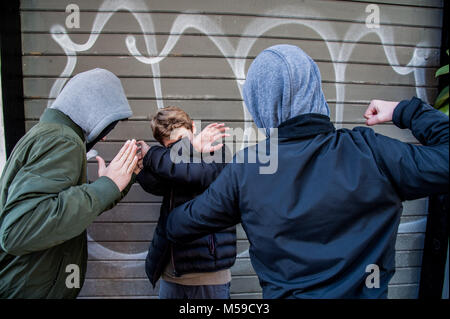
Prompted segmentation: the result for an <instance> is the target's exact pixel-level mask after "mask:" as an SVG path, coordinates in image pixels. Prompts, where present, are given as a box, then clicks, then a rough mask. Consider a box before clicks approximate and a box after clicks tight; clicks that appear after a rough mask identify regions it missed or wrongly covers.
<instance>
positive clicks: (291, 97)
mask: <svg viewBox="0 0 450 319" xmlns="http://www.w3.org/2000/svg"><path fill="white" fill-rule="evenodd" d="M243 96H244V101H245V104H246V106H247V109H248V111H249V112H250V114H251V115H252V117H253V120H254V121H255V124H256V125H257V126H258V127H259V128H265V129H266V132H268V129H269V128H274V127H278V126H279V125H280V124H281V123H282V122H284V121H286V120H288V119H290V118H292V117H295V116H297V115H300V114H308V113H316V114H322V115H326V116H330V110H329V108H328V104H327V101H326V100H325V97H324V95H323V92H322V85H321V78H320V71H319V68H318V67H317V65H316V63H315V62H314V61H313V59H311V58H310V57H309V56H308V55H307V54H306V53H305V52H303V50H301V49H300V48H298V47H296V46H293V45H287V44H282V45H275V46H272V47H270V48H268V49H265V50H264V51H262V52H261V53H260V54H259V55H258V56H257V57H256V58H255V60H254V61H253V63H252V64H251V66H250V69H249V70H248V73H247V79H246V80H245V84H244V87H243Z"/></svg>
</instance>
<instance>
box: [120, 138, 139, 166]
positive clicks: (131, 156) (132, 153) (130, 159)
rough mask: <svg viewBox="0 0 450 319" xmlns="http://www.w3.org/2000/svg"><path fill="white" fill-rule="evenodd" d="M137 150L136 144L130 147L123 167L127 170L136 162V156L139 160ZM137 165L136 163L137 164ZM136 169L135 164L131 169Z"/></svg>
mask: <svg viewBox="0 0 450 319" xmlns="http://www.w3.org/2000/svg"><path fill="white" fill-rule="evenodd" d="M136 152H137V146H136V145H133V146H132V147H130V148H129V150H128V151H127V153H126V154H127V157H126V159H125V162H124V164H123V167H124V168H125V170H126V171H127V172H128V170H129V168H130V166H131V165H132V163H133V162H134V158H136V159H137V160H139V159H138V157H137V155H136ZM135 166H136V165H135ZM133 170H134V166H133V169H132V170H131V171H133Z"/></svg>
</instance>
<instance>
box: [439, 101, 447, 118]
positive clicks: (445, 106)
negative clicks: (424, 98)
mask: <svg viewBox="0 0 450 319" xmlns="http://www.w3.org/2000/svg"><path fill="white" fill-rule="evenodd" d="M439 111H441V112H442V113H444V114H446V115H447V116H448V103H447V104H445V105H444V106H443V107H441V108H440V109H439Z"/></svg>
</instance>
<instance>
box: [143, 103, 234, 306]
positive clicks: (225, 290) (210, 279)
mask: <svg viewBox="0 0 450 319" xmlns="http://www.w3.org/2000/svg"><path fill="white" fill-rule="evenodd" d="M151 127H152V131H153V136H154V137H155V139H156V140H157V141H158V142H159V143H161V144H162V145H163V146H152V147H149V146H148V145H147V144H146V143H145V142H143V141H139V142H138V144H140V146H141V156H142V157H143V161H142V164H143V166H144V168H143V169H142V171H141V173H140V174H139V175H138V177H137V181H138V182H139V184H140V185H141V186H142V188H143V189H144V190H145V191H147V192H149V193H152V194H154V195H159V196H163V203H162V206H161V211H160V218H159V220H158V225H157V227H156V230H155V233H154V236H153V240H152V243H151V245H150V248H149V252H148V255H147V258H146V262H145V270H146V273H147V276H148V278H149V279H150V282H151V283H152V285H153V286H155V284H156V282H157V281H158V279H159V278H160V277H162V278H161V281H160V290H159V297H160V298H161V299H174V298H188V299H206V298H215V299H224V298H225V299H227V298H229V295H230V291H229V289H230V281H231V272H230V267H231V266H232V265H233V264H234V262H235V258H236V229H235V227H231V228H227V229H225V230H222V231H220V232H217V233H213V234H209V235H207V236H204V237H202V238H200V239H198V240H195V241H193V242H190V243H183V244H176V245H175V244H172V243H171V242H170V241H168V239H167V237H166V220H167V217H168V214H169V213H170V211H171V210H172V209H173V208H174V207H176V206H178V205H181V204H183V203H185V202H187V201H189V200H191V199H192V198H194V197H195V196H197V195H199V194H201V193H202V192H203V191H204V190H205V189H206V188H207V187H208V186H209V184H211V183H212V182H213V181H214V179H215V178H216V177H217V176H218V175H219V173H220V172H221V170H222V169H223V168H224V166H225V165H226V164H225V161H224V158H223V156H222V158H221V159H220V161H217V162H210V161H208V163H206V162H205V161H204V158H202V156H203V157H204V156H205V154H204V153H207V152H214V151H216V152H217V151H223V150H224V149H225V148H223V149H222V147H223V145H222V144H218V145H214V146H212V143H213V142H214V141H216V140H218V139H220V138H222V137H225V136H226V135H227V134H225V133H224V132H225V130H226V129H227V128H226V127H225V126H224V124H217V123H214V124H210V125H208V126H207V127H206V128H205V129H204V130H203V131H202V132H201V133H200V134H198V135H197V136H195V137H194V134H195V126H194V123H193V122H192V120H191V119H190V117H189V115H188V114H186V113H185V112H184V111H183V110H182V109H180V108H178V107H166V108H163V109H161V110H159V111H158V112H157V113H156V115H155V116H154V117H153V119H152V121H151ZM191 142H192V143H191ZM177 150H179V151H181V153H182V154H181V155H183V156H184V162H180V163H177V164H175V161H174V160H173V158H172V159H171V152H172V157H173V156H174V155H175V156H176V155H180V152H179V151H177ZM202 152H204V153H203V154H202ZM186 153H187V154H188V155H187V156H188V157H186ZM219 153H220V152H219ZM221 154H224V153H223V152H222V153H221Z"/></svg>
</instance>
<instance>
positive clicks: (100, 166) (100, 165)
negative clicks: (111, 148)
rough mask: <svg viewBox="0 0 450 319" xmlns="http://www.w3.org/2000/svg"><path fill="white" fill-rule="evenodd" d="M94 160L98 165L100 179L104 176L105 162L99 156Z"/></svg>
mask: <svg viewBox="0 0 450 319" xmlns="http://www.w3.org/2000/svg"><path fill="white" fill-rule="evenodd" d="M95 159H96V160H97V163H98V177H101V176H103V175H104V172H105V169H106V164H105V160H104V159H103V158H101V157H100V156H96V157H95Z"/></svg>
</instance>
